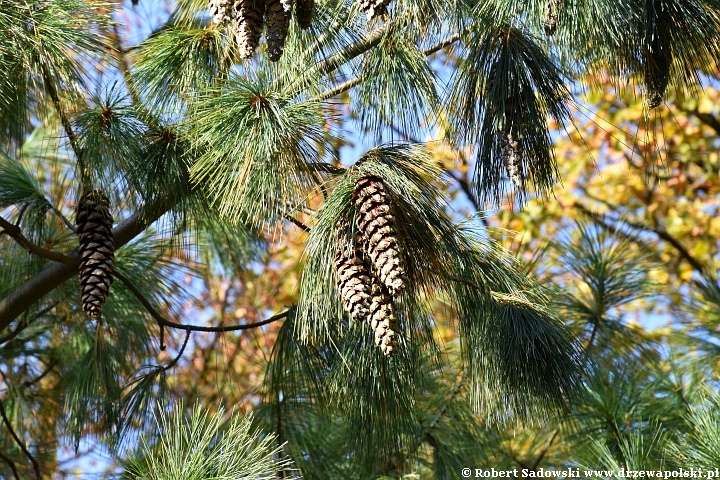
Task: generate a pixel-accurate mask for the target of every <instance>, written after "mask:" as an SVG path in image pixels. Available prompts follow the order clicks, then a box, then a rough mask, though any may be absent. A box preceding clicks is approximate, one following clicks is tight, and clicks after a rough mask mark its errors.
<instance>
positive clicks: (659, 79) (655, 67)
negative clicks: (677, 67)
mask: <svg viewBox="0 0 720 480" xmlns="http://www.w3.org/2000/svg"><path fill="white" fill-rule="evenodd" d="M671 59H672V57H671V56H670V51H669V48H667V47H666V48H663V46H662V44H661V42H660V41H654V42H653V43H652V52H650V54H649V55H648V56H647V58H646V59H645V103H646V105H647V107H648V108H649V109H651V110H652V109H653V108H657V107H659V106H660V105H661V104H662V102H663V99H664V97H665V91H666V90H667V87H668V83H669V82H670V63H671Z"/></svg>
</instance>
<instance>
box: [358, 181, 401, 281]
mask: <svg viewBox="0 0 720 480" xmlns="http://www.w3.org/2000/svg"><path fill="white" fill-rule="evenodd" d="M353 202H354V204H355V209H356V211H357V213H356V217H355V223H356V224H357V226H358V228H359V229H360V232H362V234H363V246H364V248H365V252H366V253H367V255H368V256H369V257H370V261H371V262H372V267H373V273H374V274H375V275H376V276H377V277H378V278H379V279H380V281H381V282H382V283H383V284H384V285H385V286H386V287H387V289H388V290H389V292H390V294H392V295H397V294H398V293H400V292H402V290H403V289H404V288H405V283H404V281H403V276H404V275H405V268H404V266H403V262H402V258H401V252H400V250H401V249H400V243H399V242H398V238H397V233H396V231H395V226H394V222H395V218H394V216H393V214H392V211H391V210H392V209H391V205H390V199H389V197H388V195H387V192H386V190H385V185H384V184H383V182H382V180H381V179H380V178H379V177H376V176H372V175H370V176H365V177H362V178H360V179H359V180H358V181H357V182H356V183H355V191H354V193H353Z"/></svg>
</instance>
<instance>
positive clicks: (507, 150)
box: [498, 131, 522, 188]
mask: <svg viewBox="0 0 720 480" xmlns="http://www.w3.org/2000/svg"><path fill="white" fill-rule="evenodd" d="M498 140H499V142H500V152H501V155H502V158H503V162H504V163H505V170H506V171H507V174H508V178H510V181H511V182H512V183H513V185H515V187H517V188H520V187H521V186H522V181H521V180H520V175H519V169H518V160H519V158H518V142H517V141H516V140H515V139H514V138H513V135H512V132H509V131H505V132H499V138H498Z"/></svg>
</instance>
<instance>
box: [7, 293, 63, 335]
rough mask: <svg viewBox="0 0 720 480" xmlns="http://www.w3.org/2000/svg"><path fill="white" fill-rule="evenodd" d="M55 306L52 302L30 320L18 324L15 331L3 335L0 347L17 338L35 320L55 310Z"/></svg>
mask: <svg viewBox="0 0 720 480" xmlns="http://www.w3.org/2000/svg"><path fill="white" fill-rule="evenodd" d="M56 306H57V303H55V302H52V303H51V304H50V305H48V306H47V307H45V308H43V309H42V310H40V311H39V312H37V313H36V314H35V315H33V316H32V318H30V319H28V320H25V321H22V322H20V323H19V324H18V326H17V327H16V328H15V330H13V331H12V332H10V333H8V334H7V335H4V336H2V337H0V345H2V344H4V343H7V342H9V341H10V340H12V339H13V338H15V337H17V336H18V335H20V333H21V332H22V331H23V330H25V329H26V328H27V327H29V326H30V325H31V324H32V323H33V322H34V321H35V320H37V319H38V318H40V317H42V316H43V315H45V314H46V313H48V312H49V311H50V310H52V309H53V308H55V307H56Z"/></svg>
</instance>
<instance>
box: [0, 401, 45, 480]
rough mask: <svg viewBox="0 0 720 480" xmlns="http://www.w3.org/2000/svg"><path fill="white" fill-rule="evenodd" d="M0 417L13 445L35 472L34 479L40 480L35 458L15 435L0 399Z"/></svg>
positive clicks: (38, 466)
mask: <svg viewBox="0 0 720 480" xmlns="http://www.w3.org/2000/svg"><path fill="white" fill-rule="evenodd" d="M0 415H2V419H3V422H5V426H6V427H7V429H8V431H9V432H10V436H11V437H12V438H13V440H15V443H17V445H18V446H19V447H20V450H22V452H23V453H24V454H25V456H26V457H27V458H28V460H30V463H32V466H33V470H35V478H36V479H37V480H42V477H41V476H40V464H39V463H38V461H37V460H35V457H33V456H32V454H31V453H30V452H29V451H28V449H27V447H26V446H25V444H24V443H23V441H22V440H20V437H18V436H17V433H15V430H14V429H13V427H12V424H11V423H10V420H9V419H8V417H7V414H6V413H5V406H4V405H3V402H2V399H0Z"/></svg>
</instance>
